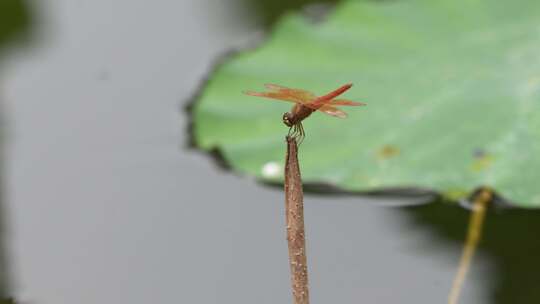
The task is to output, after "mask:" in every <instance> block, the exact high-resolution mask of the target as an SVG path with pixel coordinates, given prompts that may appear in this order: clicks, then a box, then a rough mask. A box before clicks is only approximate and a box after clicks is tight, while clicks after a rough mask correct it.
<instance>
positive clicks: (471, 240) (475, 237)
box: [448, 188, 493, 304]
mask: <svg viewBox="0 0 540 304" xmlns="http://www.w3.org/2000/svg"><path fill="white" fill-rule="evenodd" d="M492 199H493V192H492V191H491V190H489V189H485V188H484V189H481V190H480V191H479V192H478V193H477V195H476V196H475V198H474V201H473V206H472V207H473V208H472V212H471V218H470V220H469V230H468V232H467V240H466V241H465V246H464V247H463V253H462V255H461V260H460V261H459V268H458V272H457V274H456V277H455V278H454V283H453V284H452V289H451V290H450V295H449V296H448V304H457V303H458V298H459V294H460V293H461V288H462V286H463V283H464V282H465V277H466V276H467V272H468V271H469V268H470V265H471V261H472V258H473V256H474V252H475V250H476V247H477V246H478V242H479V241H480V237H481V235H482V224H483V223H484V217H485V214H486V209H487V206H488V204H489V203H490V202H491V200H492Z"/></svg>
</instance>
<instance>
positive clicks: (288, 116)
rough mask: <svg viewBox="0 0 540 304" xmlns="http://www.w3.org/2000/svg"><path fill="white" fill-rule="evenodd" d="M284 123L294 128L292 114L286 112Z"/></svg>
mask: <svg viewBox="0 0 540 304" xmlns="http://www.w3.org/2000/svg"><path fill="white" fill-rule="evenodd" d="M283 123H284V124H285V125H286V126H287V127H292V126H293V123H292V114H291V113H290V112H285V113H284V114H283Z"/></svg>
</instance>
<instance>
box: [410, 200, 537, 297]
mask: <svg viewBox="0 0 540 304" xmlns="http://www.w3.org/2000/svg"><path fill="white" fill-rule="evenodd" d="M403 210H404V211H403V214H404V215H406V216H407V217H408V218H410V220H411V222H412V223H413V224H414V225H415V226H420V227H423V228H425V229H430V230H432V231H433V234H434V235H435V236H437V238H438V239H439V240H443V241H449V242H454V243H458V244H462V243H463V241H464V238H465V233H466V229H467V224H468V220H469V212H468V211H466V210H464V209H461V208H456V207H455V206H449V205H447V204H444V203H436V204H430V205H424V206H419V207H415V208H407V209H403ZM538 231H540V212H538V211H534V210H513V209H511V210H504V211H503V210H499V211H497V210H494V211H491V212H489V213H488V214H487V217H486V222H485V224H484V230H483V236H482V240H481V241H480V245H479V248H478V250H479V251H480V252H482V253H484V254H487V255H488V256H489V257H490V259H491V260H492V261H494V262H495V263H494V265H495V275H494V276H491V277H486V278H485V279H486V280H489V284H486V287H489V286H492V288H493V290H491V291H490V294H491V301H490V303H496V304H511V303H540V288H538V282H539V281H538V274H539V273H540V259H539V258H538V257H540V238H539V237H538ZM475 258H478V256H476V257H475ZM476 261H477V260H476ZM474 263H475V260H473V265H474ZM456 267H457V261H456ZM465 284H466V283H465Z"/></svg>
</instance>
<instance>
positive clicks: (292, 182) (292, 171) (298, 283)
mask: <svg viewBox="0 0 540 304" xmlns="http://www.w3.org/2000/svg"><path fill="white" fill-rule="evenodd" d="M285 212H286V213H285V218H286V223H287V242H288V245H289V263H290V267H291V284H292V293H293V298H294V304H309V292H308V271H307V258H306V239H305V232H304V193H303V190H302V178H301V176H300V166H299V164H298V145H297V143H296V138H295V137H292V136H287V156H286V159H285Z"/></svg>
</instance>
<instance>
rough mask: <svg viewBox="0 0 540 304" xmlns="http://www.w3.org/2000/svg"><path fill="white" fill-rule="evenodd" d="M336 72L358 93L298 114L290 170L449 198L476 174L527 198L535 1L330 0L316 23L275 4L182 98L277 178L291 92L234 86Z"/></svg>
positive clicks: (538, 9) (535, 125) (531, 178)
mask: <svg viewBox="0 0 540 304" xmlns="http://www.w3.org/2000/svg"><path fill="white" fill-rule="evenodd" d="M348 82H352V83H354V86H353V87H352V89H350V90H349V91H347V92H346V93H345V94H344V98H348V99H352V100H357V101H363V102H366V103H367V104H368V105H367V106H366V107H347V108H345V107H343V108H342V109H343V110H345V111H346V112H347V113H348V114H349V117H348V118H346V119H339V118H333V117H330V116H327V115H324V114H321V113H314V114H313V115H311V116H310V117H309V118H308V119H306V120H305V122H304V128H305V130H306V139H305V140H304V142H303V143H302V145H301V147H300V156H299V157H300V161H301V167H302V175H303V179H304V182H308V183H326V184H331V185H334V186H336V187H339V188H341V189H344V190H347V191H359V192H363V191H374V190H384V189H390V188H403V187H406V188H408V187H413V188H422V189H429V190H433V191H436V192H438V193H442V194H444V195H447V196H449V197H452V198H454V199H459V198H462V197H465V196H467V195H469V194H470V193H471V192H472V191H473V190H474V189H476V188H478V187H480V186H488V187H492V188H493V189H495V190H496V192H497V193H498V194H499V195H500V196H502V197H503V198H505V199H506V200H507V201H508V202H509V203H510V204H513V205H514V206H519V207H529V208H534V207H540V187H539V185H538V181H539V180H540V1H536V0H517V1H512V2H509V1H497V0H436V1H433V0H401V1H377V2H371V1H344V2H342V3H341V4H339V5H338V6H337V7H336V8H335V10H334V11H333V12H332V13H330V14H329V16H328V17H327V19H326V20H325V21H324V22H322V23H318V24H315V23H313V22H310V21H309V20H308V19H306V18H305V17H303V16H302V15H300V14H289V15H287V16H285V17H283V19H282V20H281V21H280V22H278V24H277V25H276V27H275V29H274V30H273V32H272V33H271V34H270V35H269V37H268V39H267V40H266V41H265V42H264V43H262V44H261V45H260V46H259V47H257V48H255V49H250V50H246V51H244V52H241V53H238V54H235V55H234V56H232V57H231V58H229V59H228V60H227V61H226V62H224V63H223V64H221V65H220V66H219V67H218V68H217V69H216V71H215V72H214V73H213V74H212V75H211V76H210V78H209V80H208V81H207V83H206V84H205V86H204V87H203V89H202V92H200V94H199V96H198V98H197V100H196V101H195V103H194V105H193V108H192V115H193V117H192V119H193V134H192V136H193V139H194V142H195V144H196V146H197V147H199V148H200V149H203V150H207V151H209V150H213V149H219V150H220V152H221V154H222V155H223V157H224V158H225V160H226V161H227V163H228V164H229V165H230V166H231V167H232V168H233V170H235V171H237V172H240V173H242V174H246V175H250V176H255V177H257V178H258V179H261V180H265V181H274V182H279V181H281V180H282V168H283V161H284V153H285V142H284V136H285V135H286V134H287V131H288V129H287V127H286V126H284V125H283V123H282V121H281V116H282V114H283V113H284V112H286V111H288V110H289V109H290V108H291V105H292V104H291V103H287V102H281V101H276V100H271V99H264V98H258V97H253V96H246V95H243V94H242V91H244V90H255V91H263V90H265V89H264V87H263V84H265V83H277V84H280V85H284V86H288V87H292V88H303V89H307V90H310V91H313V92H314V93H316V94H317V95H322V94H325V93H327V92H329V91H331V90H333V89H335V88H337V87H339V86H340V85H342V84H344V83H348Z"/></svg>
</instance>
